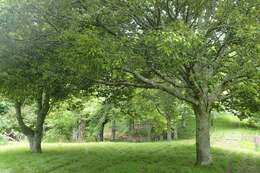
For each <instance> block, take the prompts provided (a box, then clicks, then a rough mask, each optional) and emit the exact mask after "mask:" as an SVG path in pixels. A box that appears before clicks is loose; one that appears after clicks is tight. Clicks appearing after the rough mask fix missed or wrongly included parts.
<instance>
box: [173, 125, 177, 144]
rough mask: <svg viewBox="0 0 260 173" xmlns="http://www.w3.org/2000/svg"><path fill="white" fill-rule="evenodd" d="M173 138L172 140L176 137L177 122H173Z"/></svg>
mask: <svg viewBox="0 0 260 173" xmlns="http://www.w3.org/2000/svg"><path fill="white" fill-rule="evenodd" d="M173 139H174V140H176V139H178V124H177V122H175V125H174V130H173Z"/></svg>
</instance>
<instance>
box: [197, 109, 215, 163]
mask: <svg viewBox="0 0 260 173" xmlns="http://www.w3.org/2000/svg"><path fill="white" fill-rule="evenodd" d="M193 108H194V112H195V115H196V154H197V161H196V164H197V165H201V166H203V165H209V164H210V163H211V161H212V159H211V153H210V120H209V119H210V118H209V116H210V113H209V112H208V111H206V109H204V108H203V106H201V105H199V106H194V107H193Z"/></svg>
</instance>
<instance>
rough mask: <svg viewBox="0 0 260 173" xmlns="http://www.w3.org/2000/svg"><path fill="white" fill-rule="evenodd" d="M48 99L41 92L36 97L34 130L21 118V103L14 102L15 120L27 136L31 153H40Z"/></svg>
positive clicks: (47, 95)
mask: <svg viewBox="0 0 260 173" xmlns="http://www.w3.org/2000/svg"><path fill="white" fill-rule="evenodd" d="M49 101H50V97H49V94H48V93H46V92H45V91H44V90H42V91H41V92H40V93H39V97H37V109H38V110H37V117H36V124H35V129H32V128H30V127H28V126H27V125H26V124H25V122H24V119H23V116H22V102H21V101H16V103H15V111H16V119H17V121H18V124H19V126H20V128H21V131H22V133H23V134H24V135H25V136H27V138H28V141H29V147H30V150H31V151H32V152H33V153H41V152H42V149H41V142H42V137H43V124H44V121H45V118H46V116H47V114H48V111H49V109H50V104H49Z"/></svg>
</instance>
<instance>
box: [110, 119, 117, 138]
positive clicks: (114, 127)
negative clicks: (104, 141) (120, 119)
mask: <svg viewBox="0 0 260 173" xmlns="http://www.w3.org/2000/svg"><path fill="white" fill-rule="evenodd" d="M115 140H116V120H113V121H112V128H111V141H115Z"/></svg>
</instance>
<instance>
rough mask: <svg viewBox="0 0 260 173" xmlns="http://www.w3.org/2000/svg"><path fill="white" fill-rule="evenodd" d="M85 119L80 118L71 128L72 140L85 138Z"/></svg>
mask: <svg viewBox="0 0 260 173" xmlns="http://www.w3.org/2000/svg"><path fill="white" fill-rule="evenodd" d="M85 130H86V120H80V121H79V123H78V124H77V126H76V127H74V128H73V136H72V138H73V140H74V141H77V142H83V141H84V139H85Z"/></svg>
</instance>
